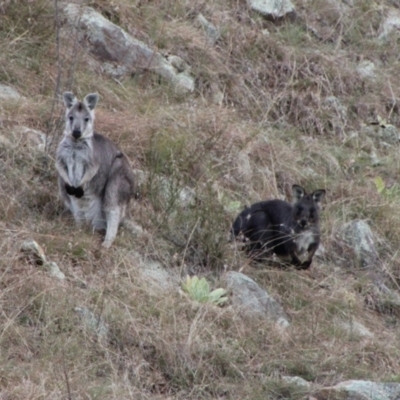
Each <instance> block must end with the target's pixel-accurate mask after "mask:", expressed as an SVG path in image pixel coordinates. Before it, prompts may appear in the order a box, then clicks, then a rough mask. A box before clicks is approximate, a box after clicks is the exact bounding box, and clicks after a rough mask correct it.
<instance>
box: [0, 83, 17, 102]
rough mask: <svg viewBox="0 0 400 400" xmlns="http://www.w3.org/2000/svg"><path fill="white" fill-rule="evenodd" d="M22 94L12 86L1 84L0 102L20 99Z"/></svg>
mask: <svg viewBox="0 0 400 400" xmlns="http://www.w3.org/2000/svg"><path fill="white" fill-rule="evenodd" d="M20 98H21V95H20V94H19V93H18V92H17V91H16V90H15V89H13V88H12V87H11V86H7V85H2V84H0V102H1V101H7V100H14V101H15V100H19V99H20Z"/></svg>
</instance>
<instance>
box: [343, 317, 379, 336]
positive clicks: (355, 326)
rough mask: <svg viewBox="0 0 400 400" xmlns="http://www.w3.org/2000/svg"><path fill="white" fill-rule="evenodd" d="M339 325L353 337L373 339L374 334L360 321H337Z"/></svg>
mask: <svg viewBox="0 0 400 400" xmlns="http://www.w3.org/2000/svg"><path fill="white" fill-rule="evenodd" d="M337 325H338V326H339V327H340V328H341V329H342V330H343V331H344V332H346V333H347V334H348V335H349V336H351V337H360V338H366V339H372V338H373V337H374V334H373V333H372V332H371V331H370V330H369V329H368V328H367V327H365V326H364V325H363V324H361V323H360V322H358V321H350V322H347V321H337Z"/></svg>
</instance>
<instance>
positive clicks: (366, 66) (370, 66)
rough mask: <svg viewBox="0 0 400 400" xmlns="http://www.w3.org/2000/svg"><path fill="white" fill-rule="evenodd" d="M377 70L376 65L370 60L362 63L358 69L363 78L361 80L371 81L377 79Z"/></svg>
mask: <svg viewBox="0 0 400 400" xmlns="http://www.w3.org/2000/svg"><path fill="white" fill-rule="evenodd" d="M375 70H376V67H375V64H374V63H373V62H372V61H369V60H364V61H361V62H360V64H358V65H357V68H356V71H357V72H358V74H359V75H360V76H361V78H369V79H375V78H376V73H375Z"/></svg>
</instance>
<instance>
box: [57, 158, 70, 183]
mask: <svg viewBox="0 0 400 400" xmlns="http://www.w3.org/2000/svg"><path fill="white" fill-rule="evenodd" d="M56 168H57V171H58V173H59V174H60V176H61V179H62V180H63V181H64V182H65V183H67V184H68V185H71V186H72V184H71V182H70V180H69V176H68V173H67V170H66V169H65V168H64V166H63V165H62V164H61V163H59V162H56Z"/></svg>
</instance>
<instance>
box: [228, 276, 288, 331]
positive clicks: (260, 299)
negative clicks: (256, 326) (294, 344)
mask: <svg viewBox="0 0 400 400" xmlns="http://www.w3.org/2000/svg"><path fill="white" fill-rule="evenodd" d="M224 280H225V283H226V289H228V290H229V291H230V292H231V299H232V305H233V307H234V308H236V309H237V310H238V311H239V312H240V313H241V314H242V315H244V316H247V317H256V318H263V319H267V320H271V321H274V322H276V323H277V324H278V325H279V326H281V327H284V328H286V327H287V326H289V325H290V322H289V317H288V316H287V314H286V313H285V312H284V311H283V308H282V306H281V305H280V304H279V303H278V302H277V301H276V300H275V299H274V298H272V297H271V296H270V295H269V294H268V292H267V291H266V290H264V289H262V288H261V287H260V286H259V285H258V284H257V283H256V282H255V281H254V280H253V279H251V278H249V277H248V276H246V275H244V274H242V273H240V272H235V271H230V272H228V273H227V274H226V275H225V277H224Z"/></svg>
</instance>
